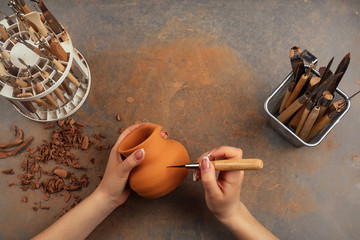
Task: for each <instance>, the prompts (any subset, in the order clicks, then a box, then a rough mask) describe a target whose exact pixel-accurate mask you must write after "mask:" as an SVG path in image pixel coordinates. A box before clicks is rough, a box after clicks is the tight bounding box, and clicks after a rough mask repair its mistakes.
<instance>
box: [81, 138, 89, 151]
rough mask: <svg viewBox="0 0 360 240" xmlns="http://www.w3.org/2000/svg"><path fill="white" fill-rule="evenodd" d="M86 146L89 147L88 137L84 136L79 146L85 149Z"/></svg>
mask: <svg viewBox="0 0 360 240" xmlns="http://www.w3.org/2000/svg"><path fill="white" fill-rule="evenodd" d="M88 147H89V138H88V136H85V137H84V139H83V141H82V143H81V148H82V149H84V150H86V149H88Z"/></svg>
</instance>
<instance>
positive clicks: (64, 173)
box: [54, 168, 68, 178]
mask: <svg viewBox="0 0 360 240" xmlns="http://www.w3.org/2000/svg"><path fill="white" fill-rule="evenodd" d="M54 173H55V174H56V175H58V176H59V177H61V178H66V177H67V175H68V172H67V171H66V170H64V169H61V168H56V169H54Z"/></svg>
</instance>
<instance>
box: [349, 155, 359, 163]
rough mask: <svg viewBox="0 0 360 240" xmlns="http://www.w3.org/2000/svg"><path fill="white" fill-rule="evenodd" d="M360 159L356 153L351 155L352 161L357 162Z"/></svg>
mask: <svg viewBox="0 0 360 240" xmlns="http://www.w3.org/2000/svg"><path fill="white" fill-rule="evenodd" d="M358 158H359V155H357V154H355V153H352V154H351V161H354V160H356V159H358Z"/></svg>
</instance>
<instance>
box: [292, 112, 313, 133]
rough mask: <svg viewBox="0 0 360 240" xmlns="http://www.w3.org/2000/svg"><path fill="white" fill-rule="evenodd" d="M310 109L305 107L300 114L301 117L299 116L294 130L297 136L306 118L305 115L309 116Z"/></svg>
mask: <svg viewBox="0 0 360 240" xmlns="http://www.w3.org/2000/svg"><path fill="white" fill-rule="evenodd" d="M310 110H311V109H308V108H307V107H306V108H305V109H304V112H303V114H302V115H301V118H300V122H299V124H298V126H297V128H296V131H295V134H296V135H298V136H299V133H300V131H301V129H302V128H303V127H304V123H305V121H306V119H307V117H308V116H309V114H310Z"/></svg>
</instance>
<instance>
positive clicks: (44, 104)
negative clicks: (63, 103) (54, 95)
mask: <svg viewBox="0 0 360 240" xmlns="http://www.w3.org/2000/svg"><path fill="white" fill-rule="evenodd" d="M33 101H34V102H36V103H37V104H39V105H41V106H44V107H46V108H47V109H53V106H51V105H50V104H48V103H47V102H45V101H44V100H42V99H40V98H38V99H34V100H33Z"/></svg>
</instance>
